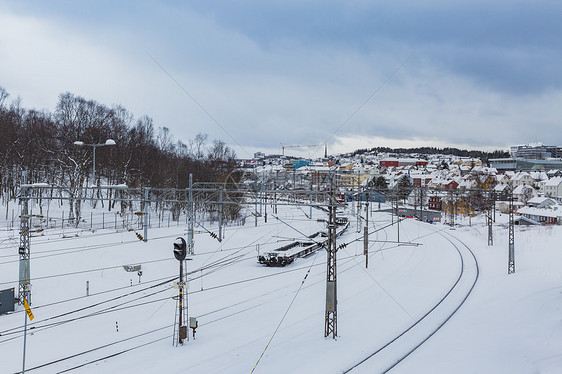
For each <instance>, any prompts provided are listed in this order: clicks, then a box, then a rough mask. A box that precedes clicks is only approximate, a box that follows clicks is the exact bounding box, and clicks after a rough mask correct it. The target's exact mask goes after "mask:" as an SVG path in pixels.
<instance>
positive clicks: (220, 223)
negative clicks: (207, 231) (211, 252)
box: [219, 186, 261, 242]
mask: <svg viewBox="0 0 562 374" xmlns="http://www.w3.org/2000/svg"><path fill="white" fill-rule="evenodd" d="M260 199H261V193H260ZM222 205H223V204H222V186H220V187H219V242H222ZM260 216H261V200H260Z"/></svg>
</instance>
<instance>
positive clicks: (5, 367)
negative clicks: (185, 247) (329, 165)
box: [0, 207, 562, 373]
mask: <svg viewBox="0 0 562 374" xmlns="http://www.w3.org/2000/svg"><path fill="white" fill-rule="evenodd" d="M314 214H315V216H314V217H313V219H312V220H308V219H306V217H305V216H304V214H303V213H302V210H299V209H297V208H291V207H285V208H284V209H280V213H279V218H281V219H282V220H276V219H274V218H273V217H272V216H271V215H270V216H269V217H268V222H267V223H265V222H264V220H263V218H260V220H259V222H258V225H257V227H255V226H254V222H249V223H247V224H246V225H245V226H238V227H232V228H227V229H226V233H225V240H223V242H222V243H218V242H217V241H216V240H214V239H213V238H212V237H210V236H209V235H208V234H207V233H204V232H201V233H198V234H197V235H196V238H195V240H196V245H195V255H194V256H192V259H191V260H190V261H188V272H189V279H190V285H189V315H190V316H194V317H197V319H198V322H199V327H198V329H197V333H196V337H195V339H193V337H190V340H189V341H188V342H186V343H185V344H184V345H183V346H179V347H174V346H172V341H173V339H172V334H173V329H174V327H173V325H174V320H175V316H176V310H177V305H176V301H174V300H173V299H172V297H174V296H175V295H177V293H178V291H177V289H174V288H173V287H172V279H173V278H175V277H177V275H178V269H179V266H178V262H177V260H175V259H174V257H173V255H172V243H173V241H174V239H175V238H176V237H178V236H182V235H185V228H184V227H182V226H179V227H178V226H176V227H169V228H168V227H166V228H159V229H156V228H154V229H150V230H149V240H148V242H147V243H144V242H142V241H139V240H138V239H137V238H136V236H135V235H134V233H133V232H129V231H119V232H116V231H115V230H98V231H96V232H89V231H87V230H86V231H80V232H76V235H69V230H68V229H67V230H66V232H65V236H66V237H65V238H63V237H62V235H61V233H60V232H56V231H53V230H51V231H47V232H45V233H44V235H41V236H34V237H33V238H32V244H31V276H32V284H33V289H32V305H31V307H32V309H33V313H34V315H35V319H34V321H33V322H32V323H30V325H29V327H30V328H31V329H30V330H28V336H27V355H26V368H27V369H30V370H29V371H30V372H31V373H53V372H60V371H64V370H67V369H74V368H75V369H74V370H71V371H70V372H80V373H82V372H84V373H102V372H103V373H106V372H119V373H151V372H167V373H184V372H187V371H189V372H193V373H250V372H251V371H252V370H253V369H255V370H254V372H255V373H311V372H321V373H339V372H344V371H346V370H349V369H351V368H352V367H353V366H354V365H355V364H357V363H358V362H360V361H361V360H363V359H365V358H367V357H369V356H370V355H371V354H372V353H373V352H376V351H377V350H379V349H380V348H381V347H383V346H384V345H385V344H387V343H388V342H390V341H392V340H393V339H394V338H395V337H396V336H397V335H399V334H400V333H402V332H403V331H404V330H406V329H407V328H408V327H409V326H411V325H412V324H413V323H415V322H416V321H417V320H418V319H420V318H422V317H423V316H424V315H425V314H426V313H427V312H428V311H430V310H431V309H432V308H433V307H434V306H435V305H436V304H437V303H438V302H439V301H440V300H441V299H442V298H443V297H444V296H445V295H447V292H448V291H449V290H450V289H451V287H452V286H453V285H454V283H455V281H456V280H457V279H458V277H459V272H460V271H461V269H462V268H461V261H460V258H461V257H460V256H459V253H458V252H457V251H456V249H455V247H454V245H452V243H451V241H449V240H447V237H448V236H449V234H450V235H453V236H454V237H456V238H458V239H459V240H460V241H461V242H463V243H465V244H466V245H467V246H468V247H469V248H470V249H471V250H472V251H473V252H474V254H475V256H476V259H477V261H478V265H479V268H480V276H479V278H478V282H477V283H476V286H475V287H474V290H473V292H472V293H471V294H470V296H469V297H468V298H467V299H466V302H465V303H464V304H463V305H462V306H461V307H460V308H459V310H458V311H457V312H456V313H454V315H453V316H452V317H451V319H450V320H448V321H447V322H446V323H445V324H444V325H443V327H442V328H441V329H440V330H439V331H437V332H436V333H435V334H434V335H433V336H431V337H430V338H429V339H428V340H427V341H426V342H425V343H424V344H422V345H421V346H420V347H419V348H418V349H417V350H415V351H414V352H413V353H412V354H411V355H409V356H408V357H407V358H406V359H405V360H404V361H402V362H400V363H399V364H398V365H397V366H395V367H394V368H393V369H392V372H397V373H412V372H416V373H452V372H454V373H474V372H495V373H502V372H508V373H529V372H545V373H547V372H552V373H554V372H560V370H562V354H561V353H560V352H562V323H561V317H560V316H561V311H562V293H561V292H562V286H561V284H562V267H561V265H562V250H561V249H560V245H559V243H560V241H561V239H562V228H560V227H533V228H519V227H517V228H516V233H515V250H516V273H515V274H512V275H507V228H506V227H505V226H504V223H502V222H503V221H502V222H500V221H501V220H502V219H505V217H498V223H497V224H496V226H495V228H494V235H495V236H494V246H493V247H488V246H487V245H486V244H487V237H486V235H487V231H486V227H485V226H484V225H483V223H482V221H480V220H478V219H476V220H474V219H473V222H472V226H471V227H469V226H468V221H467V222H464V223H465V224H466V225H465V226H461V227H457V229H456V230H450V229H449V228H448V227H447V226H443V225H429V224H426V223H420V222H417V221H414V220H411V219H408V220H405V221H403V222H402V223H401V224H400V241H401V243H396V240H397V229H396V225H394V226H388V227H385V226H386V225H388V224H389V223H390V220H391V217H390V215H389V214H388V213H377V212H373V216H372V217H371V218H370V231H372V234H371V236H370V239H371V243H370V247H369V251H370V258H369V267H368V268H367V269H366V268H365V258H364V256H363V255H362V253H363V243H362V239H361V240H359V241H354V240H355V239H357V238H360V237H361V238H362V233H361V234H359V233H357V230H356V228H355V227H352V228H351V229H350V230H349V232H348V233H347V234H345V235H344V236H342V237H341V239H338V240H339V241H340V242H342V243H343V242H346V243H347V242H349V243H350V244H349V245H348V246H347V247H345V248H343V249H341V250H339V252H338V301H339V303H338V335H339V336H338V338H337V339H336V340H333V339H331V338H324V336H323V332H324V307H325V278H326V253H325V252H323V251H321V252H318V253H317V254H316V255H312V256H309V257H307V258H304V259H297V260H296V261H295V262H294V263H293V264H290V265H289V266H287V267H284V268H268V267H264V266H261V265H259V264H258V263H257V260H256V256H257V253H258V251H265V250H270V249H273V248H276V247H278V246H281V245H284V244H286V243H288V241H289V240H290V239H293V238H299V237H300V236H301V234H300V233H305V234H306V233H313V232H316V231H318V230H319V229H322V228H323V227H322V224H321V223H319V222H317V221H316V218H325V217H324V213H320V212H315V213H314ZM351 221H352V223H353V222H354V221H355V220H354V219H352V220H351ZM211 229H212V228H211ZM375 230H378V231H376V232H375ZM1 235H2V238H1V242H0V243H1V244H0V288H2V289H4V288H8V287H16V290H17V279H18V255H17V247H18V245H19V240H18V234H17V232H14V231H2V233H1ZM68 236H71V237H68ZM404 242H408V243H409V244H404ZM454 242H455V243H457V245H459V246H460V244H459V243H458V241H454ZM414 244H415V245H414ZM123 265H141V266H142V276H140V277H139V276H138V275H137V273H136V272H134V273H129V272H126V271H125V270H124V268H123ZM86 285H88V287H89V289H88V294H89V295H88V296H87V295H86V293H87V291H86ZM461 293H462V292H461ZM461 299H462V297H458V300H461ZM449 303H451V305H449V306H447V307H446V308H444V309H443V310H440V311H439V315H437V316H436V315H435V314H433V317H432V318H434V319H435V322H434V323H433V325H436V326H438V325H439V323H438V322H439V321H440V320H443V321H444V318H445V317H447V316H448V315H450V314H451V313H452V312H453V311H454V304H455V302H453V301H449ZM445 309H446V310H445ZM436 311H438V309H436ZM441 316H443V317H442V318H441ZM23 322H24V312H23V311H22V310H21V309H18V310H17V311H16V312H15V313H12V314H8V315H4V316H0V334H1V336H0V362H1V363H2V370H1V371H2V372H6V373H13V372H17V371H20V370H21V368H22V352H23V337H22V331H21V330H22V326H23ZM430 330H431V328H429V329H428V331H430ZM190 335H191V334H190ZM425 335H427V332H423V333H422V332H418V333H416V336H415V339H418V340H419V341H422V340H423V339H424V336H425ZM415 339H414V340H415ZM393 355H395V356H396V359H399V358H400V356H401V354H400V353H395V354H390V356H386V357H387V358H385V359H388V360H389V361H392V359H393V358H392V356H393ZM380 357H382V356H380ZM372 360H374V361H372ZM370 362H371V363H370ZM372 362H378V361H377V355H375V356H373V357H372V358H371V359H370V360H368V361H365V363H364V364H363V365H360V366H359V367H357V368H356V369H354V370H353V371H352V372H353V373H355V372H364V373H371V372H377V371H379V370H381V367H382V366H381V367H379V363H377V364H372ZM42 365H45V366H42ZM34 368H36V369H34Z"/></svg>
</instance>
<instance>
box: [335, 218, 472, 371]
mask: <svg viewBox="0 0 562 374" xmlns="http://www.w3.org/2000/svg"><path fill="white" fill-rule="evenodd" d="M433 230H435V232H436V233H438V234H439V235H441V236H443V237H444V238H445V239H446V240H447V241H448V242H449V243H451V245H452V246H453V247H454V248H455V250H456V251H457V252H458V255H459V259H460V266H459V274H458V277H457V279H456V281H455V282H454V283H453V285H452V286H451V287H450V288H449V289H448V291H447V292H446V293H445V295H444V296H443V297H442V298H441V299H440V300H439V301H437V303H435V304H434V305H433V306H432V307H431V308H430V309H429V310H428V311H427V312H426V313H425V314H424V315H423V316H421V317H420V318H419V319H417V320H416V321H415V322H414V323H412V324H411V325H410V326H409V327H408V328H407V329H405V330H404V331H402V332H401V333H400V334H398V335H397V336H396V337H394V338H393V339H392V340H390V341H389V342H387V343H386V344H384V345H383V346H381V347H379V348H378V349H377V350H376V351H374V352H372V353H371V354H369V355H368V356H366V357H363V358H362V359H361V360H359V361H358V362H356V363H355V364H353V365H352V366H351V367H348V368H346V369H343V370H341V373H353V374H358V373H387V372H389V371H390V370H392V369H394V368H395V367H397V366H398V365H399V364H400V363H401V362H402V361H404V360H405V359H406V358H407V357H408V356H410V354H412V353H413V352H414V351H416V350H417V349H418V348H419V347H421V346H422V345H423V344H424V343H425V342H427V341H428V340H429V339H430V338H431V337H432V336H433V335H434V334H435V333H436V332H437V331H439V330H440V329H441V328H442V327H443V326H444V325H445V324H446V323H447V322H448V321H449V320H450V319H451V318H452V317H453V316H454V315H455V313H456V312H457V311H458V310H459V309H460V308H461V307H462V306H463V304H464V303H465V302H466V300H467V299H468V297H469V296H470V294H471V293H472V291H473V289H474V287H475V286H476V283H477V282H478V277H479V274H480V270H479V267H478V261H477V260H476V256H475V255H474V253H473V252H472V250H471V249H470V248H469V247H468V246H467V245H466V244H464V243H463V242H462V241H460V240H459V239H457V238H456V237H454V236H453V235H451V234H449V233H443V232H442V231H439V230H437V229H433ZM457 244H458V245H457Z"/></svg>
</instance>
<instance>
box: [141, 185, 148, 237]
mask: <svg viewBox="0 0 562 374" xmlns="http://www.w3.org/2000/svg"><path fill="white" fill-rule="evenodd" d="M148 189H149V188H148V187H146V188H145V189H144V206H143V216H144V217H143V218H144V220H143V226H144V227H143V229H144V238H143V239H142V240H143V241H144V242H145V243H146V242H147V241H148Z"/></svg>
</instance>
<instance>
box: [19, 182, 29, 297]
mask: <svg viewBox="0 0 562 374" xmlns="http://www.w3.org/2000/svg"><path fill="white" fill-rule="evenodd" d="M26 179H27V175H26V172H25V171H23V172H22V180H23V185H22V186H21V191H20V205H21V214H20V246H19V250H18V253H19V255H20V263H19V265H20V266H19V267H20V269H19V270H20V271H19V273H20V276H19V288H18V304H19V305H24V302H25V300H27V302H28V303H29V304H31V284H30V282H29V278H30V268H29V265H30V264H29V257H30V244H31V243H30V241H29V229H30V224H29V221H30V217H29V211H28V204H29V193H30V189H29V187H27V186H25V184H26V182H27V181H26Z"/></svg>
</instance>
